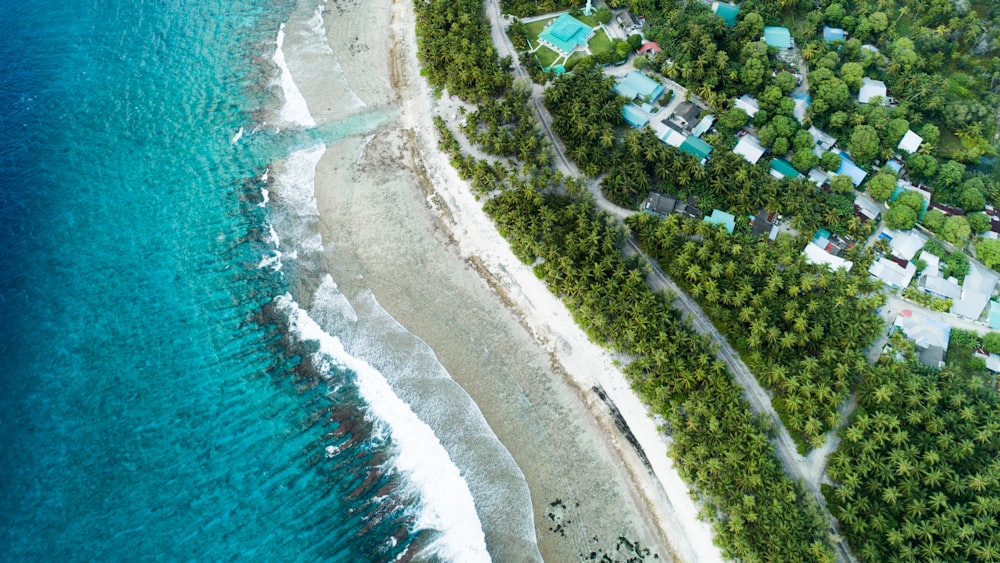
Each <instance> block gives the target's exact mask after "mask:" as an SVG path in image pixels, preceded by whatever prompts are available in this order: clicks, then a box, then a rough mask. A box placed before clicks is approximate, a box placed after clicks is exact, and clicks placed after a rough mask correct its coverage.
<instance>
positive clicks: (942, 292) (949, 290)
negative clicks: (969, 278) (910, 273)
mask: <svg viewBox="0 0 1000 563" xmlns="http://www.w3.org/2000/svg"><path fill="white" fill-rule="evenodd" d="M924 289H925V290H926V291H927V292H928V293H933V294H935V295H938V296H941V297H947V298H948V299H953V300H954V299H958V298H959V297H961V296H962V286H960V285H958V284H957V283H955V282H953V281H951V280H946V279H944V278H942V277H941V276H927V279H926V280H924Z"/></svg>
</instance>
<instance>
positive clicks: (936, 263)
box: [920, 252, 941, 278]
mask: <svg viewBox="0 0 1000 563" xmlns="http://www.w3.org/2000/svg"><path fill="white" fill-rule="evenodd" d="M920 259H921V260H923V261H924V264H927V267H926V268H924V274H925V275H926V276H927V277H928V278H933V277H941V271H940V269H939V268H940V266H941V259H940V258H938V257H937V256H935V255H933V254H931V253H930V252H921V253H920Z"/></svg>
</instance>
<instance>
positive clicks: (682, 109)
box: [674, 102, 701, 127]
mask: <svg viewBox="0 0 1000 563" xmlns="http://www.w3.org/2000/svg"><path fill="white" fill-rule="evenodd" d="M674 115H676V116H677V117H678V118H680V119H681V121H683V122H684V123H685V126H687V127H690V126H691V124H692V123H694V122H695V121H696V120H697V119H698V116H699V115H701V108H700V107H698V106H696V105H694V104H693V103H691V102H681V103H679V104H677V107H676V108H675V109H674Z"/></svg>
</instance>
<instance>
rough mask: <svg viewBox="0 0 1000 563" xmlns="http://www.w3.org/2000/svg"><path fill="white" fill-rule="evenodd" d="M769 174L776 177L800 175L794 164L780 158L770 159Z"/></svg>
mask: <svg viewBox="0 0 1000 563" xmlns="http://www.w3.org/2000/svg"><path fill="white" fill-rule="evenodd" d="M771 176H774V177H775V178H777V179H779V180H780V179H782V178H798V177H799V176H801V174H799V171H798V170H796V169H795V167H794V166H792V164H791V163H790V162H788V161H787V160H784V159H781V158H772V159H771Z"/></svg>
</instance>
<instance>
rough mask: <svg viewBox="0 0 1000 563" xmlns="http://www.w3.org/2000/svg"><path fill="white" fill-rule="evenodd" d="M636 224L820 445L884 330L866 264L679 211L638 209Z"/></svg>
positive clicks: (785, 411) (778, 402)
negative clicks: (811, 255) (851, 264)
mask: <svg viewBox="0 0 1000 563" xmlns="http://www.w3.org/2000/svg"><path fill="white" fill-rule="evenodd" d="M629 225H630V226H631V227H632V228H633V229H634V230H635V232H636V236H637V238H638V240H639V243H640V245H641V246H642V247H643V249H645V250H646V252H648V253H649V254H650V255H651V256H653V257H654V258H656V259H657V260H658V261H659V262H660V264H661V265H662V267H663V268H664V270H665V271H666V272H667V273H668V274H669V275H670V276H671V277H673V278H674V280H676V281H677V283H679V284H681V285H682V286H683V287H684V288H685V289H686V290H687V291H688V293H690V294H691V296H692V297H694V298H695V299H697V300H698V302H699V304H701V306H702V308H703V309H705V312H706V313H708V315H709V316H710V317H711V319H712V322H713V324H715V326H716V327H717V328H719V330H721V331H722V332H723V333H725V334H726V335H727V336H728V337H729V338H730V339H731V341H732V342H733V343H734V345H735V347H736V348H737V349H738V350H740V351H741V355H742V356H743V359H744V360H745V361H746V363H747V366H748V367H749V368H750V369H751V370H752V371H753V372H754V373H755V374H756V376H757V379H758V380H759V381H760V382H761V383H762V384H763V385H765V386H767V387H769V388H770V389H773V390H774V391H775V399H774V407H775V409H776V410H777V411H778V412H779V413H780V414H781V415H782V419H783V420H784V422H785V425H786V426H787V427H788V429H789V431H790V432H792V434H793V435H796V434H798V435H799V436H803V437H805V438H806V439H807V440H809V441H810V442H811V443H812V444H813V445H816V444H818V443H821V442H822V439H823V433H824V432H826V431H827V430H829V429H831V428H833V427H834V426H836V424H837V422H838V420H839V416H838V414H837V408H838V407H839V406H840V404H841V403H842V402H843V401H844V400H845V399H846V397H847V395H848V394H849V392H850V389H851V387H852V384H853V382H854V379H855V378H856V377H857V375H858V373H859V371H860V370H861V369H862V368H863V367H864V366H865V365H866V363H865V359H864V356H863V354H862V353H861V349H862V348H863V347H864V346H866V345H867V344H868V343H869V342H871V341H872V340H873V339H874V337H875V336H876V335H877V334H878V332H879V331H880V330H881V327H882V325H881V321H879V320H878V318H877V317H876V316H875V315H874V314H873V313H872V311H874V309H875V308H876V307H877V306H879V304H880V303H881V298H880V297H877V296H876V297H865V296H866V295H868V294H872V293H874V292H875V291H876V289H878V287H879V284H878V282H877V281H872V280H870V279H869V277H868V275H867V272H865V271H864V269H863V268H858V267H855V268H856V269H859V270H861V271H862V272H864V275H862V276H854V275H851V274H848V273H846V272H845V271H844V270H837V271H835V272H831V271H830V270H829V269H828V268H827V267H826V266H818V265H814V264H809V263H807V262H806V261H805V259H804V258H803V257H802V255H801V244H800V243H798V242H796V241H794V240H791V239H784V240H779V242H778V243H777V244H772V243H770V241H768V240H767V239H754V238H752V237H750V236H749V235H736V236H716V235H717V232H712V231H713V229H712V228H711V227H710V226H709V225H707V224H705V223H703V222H698V221H690V220H688V221H685V220H682V219H681V218H680V217H679V216H676V215H674V216H670V217H667V218H666V219H664V220H659V219H657V218H655V217H653V216H651V215H646V214H642V215H635V216H633V217H631V218H630V219H629ZM775 264H780V267H778V268H775V267H774V265H775Z"/></svg>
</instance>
